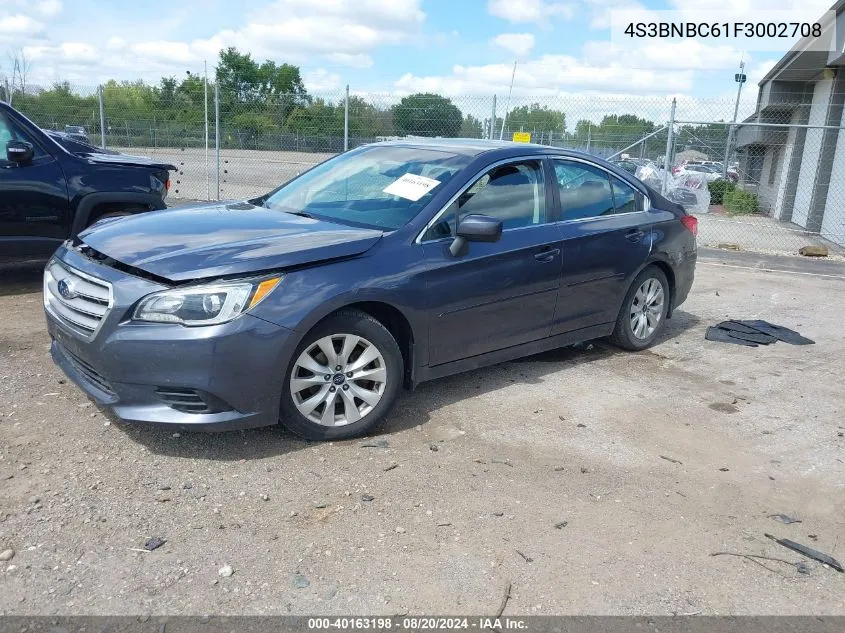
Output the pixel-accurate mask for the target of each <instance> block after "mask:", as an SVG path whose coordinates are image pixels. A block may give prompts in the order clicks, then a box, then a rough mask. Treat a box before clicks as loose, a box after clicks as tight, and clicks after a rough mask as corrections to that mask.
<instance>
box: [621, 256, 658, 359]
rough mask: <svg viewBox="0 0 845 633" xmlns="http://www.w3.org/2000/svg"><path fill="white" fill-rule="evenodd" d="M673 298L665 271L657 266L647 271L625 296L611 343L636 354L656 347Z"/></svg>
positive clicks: (637, 278) (642, 273)
mask: <svg viewBox="0 0 845 633" xmlns="http://www.w3.org/2000/svg"><path fill="white" fill-rule="evenodd" d="M669 298H670V295H669V282H668V281H667V280H666V275H665V274H664V273H663V271H662V270H660V269H659V268H657V267H655V266H649V267H648V268H646V269H645V270H643V271H642V272H641V273H640V274H639V275H637V276H636V278H635V279H634V281H633V283H632V284H631V287H630V288H629V289H628V293H627V294H626V295H625V301H624V302H623V303H622V309H621V310H620V312H619V317H618V318H617V319H616V326H615V328H614V330H613V334H612V335H611V341H612V342H613V343H614V344H615V345H618V346H619V347H621V348H623V349H628V350H632V351H637V350H641V349H645V348H647V347H650V346H651V345H653V344H654V341H655V340H656V339H657V336H658V334H660V332H661V331H662V330H663V327H664V324H665V322H666V314H667V312H668V311H669Z"/></svg>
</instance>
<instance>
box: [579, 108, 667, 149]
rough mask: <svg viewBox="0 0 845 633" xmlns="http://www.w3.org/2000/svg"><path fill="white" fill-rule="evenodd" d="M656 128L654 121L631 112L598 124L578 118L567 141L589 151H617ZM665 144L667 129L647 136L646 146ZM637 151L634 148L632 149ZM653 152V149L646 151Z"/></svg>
mask: <svg viewBox="0 0 845 633" xmlns="http://www.w3.org/2000/svg"><path fill="white" fill-rule="evenodd" d="M655 129H657V126H655V124H654V122H653V121H649V120H648V119H642V118H640V117H638V116H636V115H634V114H619V115H616V114H611V115H607V116H605V117H603V118H602V120H601V121H600V122H599V123H593V122H592V121H588V120H586V119H580V120H579V121H578V122H577V123H576V124H575V132H574V134H572V135H570V138H569V140H570V142H573V143H574V144H576V145H577V146H580V147H584V148H586V147H587V146H588V145H589V147H590V151H598V150H613V151H619V150H621V149H623V148H625V147H627V146H629V145H631V144H633V143H636V142H637V141H639V140H640V139H641V138H643V137H644V136H646V135H648V134H651V133H652V132H654V130H655ZM665 146H666V132H662V133H660V134H655V135H654V136H653V137H651V138H650V139H648V145H647V147H650V148H655V150H656V149H657V148H664V147H665ZM638 151H639V147H634V148H633V149H632V150H631V152H632V153H635V152H638ZM648 153H649V154H655V151H651V152H648Z"/></svg>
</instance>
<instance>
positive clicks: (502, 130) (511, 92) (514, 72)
mask: <svg viewBox="0 0 845 633" xmlns="http://www.w3.org/2000/svg"><path fill="white" fill-rule="evenodd" d="M515 78H516V60H513V72H512V73H511V87H510V90H508V102H507V103H506V104H505V116H503V117H502V129H501V131H500V132H499V140H500V141H501V140H502V137H503V136H504V135H505V121H507V120H508V109H509V108H510V107H511V94H513V80H514V79H515Z"/></svg>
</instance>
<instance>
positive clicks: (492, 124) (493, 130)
mask: <svg viewBox="0 0 845 633" xmlns="http://www.w3.org/2000/svg"><path fill="white" fill-rule="evenodd" d="M495 134H496V95H493V113H492V114H491V115H490V136H489V137H488V138H489V139H490V140H491V141H492V140H493V138H494V135H495Z"/></svg>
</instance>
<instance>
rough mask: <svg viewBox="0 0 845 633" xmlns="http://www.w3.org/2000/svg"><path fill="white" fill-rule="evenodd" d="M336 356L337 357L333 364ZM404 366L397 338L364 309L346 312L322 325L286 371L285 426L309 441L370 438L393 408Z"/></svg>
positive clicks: (282, 407) (282, 412)
mask: <svg viewBox="0 0 845 633" xmlns="http://www.w3.org/2000/svg"><path fill="white" fill-rule="evenodd" d="M329 341H331V342H329ZM329 346H331V347H329ZM324 350H325V351H324ZM332 351H333V352H334V354H335V357H334V358H332V359H329V358H328V354H329V353H331V352H332ZM327 352H328V353H327ZM329 360H331V361H332V364H329V362H328V361H329ZM362 362H363V364H361V363H362ZM403 365H404V363H403V360H402V352H401V351H400V350H399V345H398V344H397V342H396V339H394V338H393V336H392V335H391V334H390V332H389V331H388V330H387V328H385V327H384V326H383V325H382V324H381V323H380V322H379V321H377V320H376V319H374V318H373V317H372V316H370V315H369V314H367V313H365V312H361V311H359V310H351V309H350V310H340V311H338V312H336V313H335V314H333V315H331V316H329V317H328V318H326V319H324V320H323V321H322V322H320V323H318V324H317V325H316V326H315V327H314V329H312V330H311V331H310V332H309V333H308V334H307V335H306V336H305V338H304V339H303V340H302V342H301V343H300V344H299V346H298V347H297V349H296V351H295V352H294V354H293V358H292V359H291V362H290V364H289V365H288V368H287V371H286V372H285V379H284V386H283V389H282V401H281V405H280V421H281V423H282V425H283V426H285V428H287V429H288V430H290V431H292V432H293V433H295V434H297V435H299V436H301V437H304V438H306V439H309V440H345V439H349V438H352V437H358V436H360V435H364V434H366V433H369V432H370V431H372V430H373V429H375V428H376V427H377V426H378V425H379V424H380V423H381V422H382V421H383V420H384V418H385V417H386V416H387V414H388V413H389V412H390V409H391V408H392V407H393V404H394V402H395V401H396V396H397V395H398V393H399V388H400V386H401V384H402V376H403V375H404V366H403ZM337 367H340V370H338V369H337ZM350 372H351V373H353V376H352V377H349V373H350ZM358 376H361V377H360V378H359V377H358ZM362 396H363V397H362ZM329 407H331V409H329Z"/></svg>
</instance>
